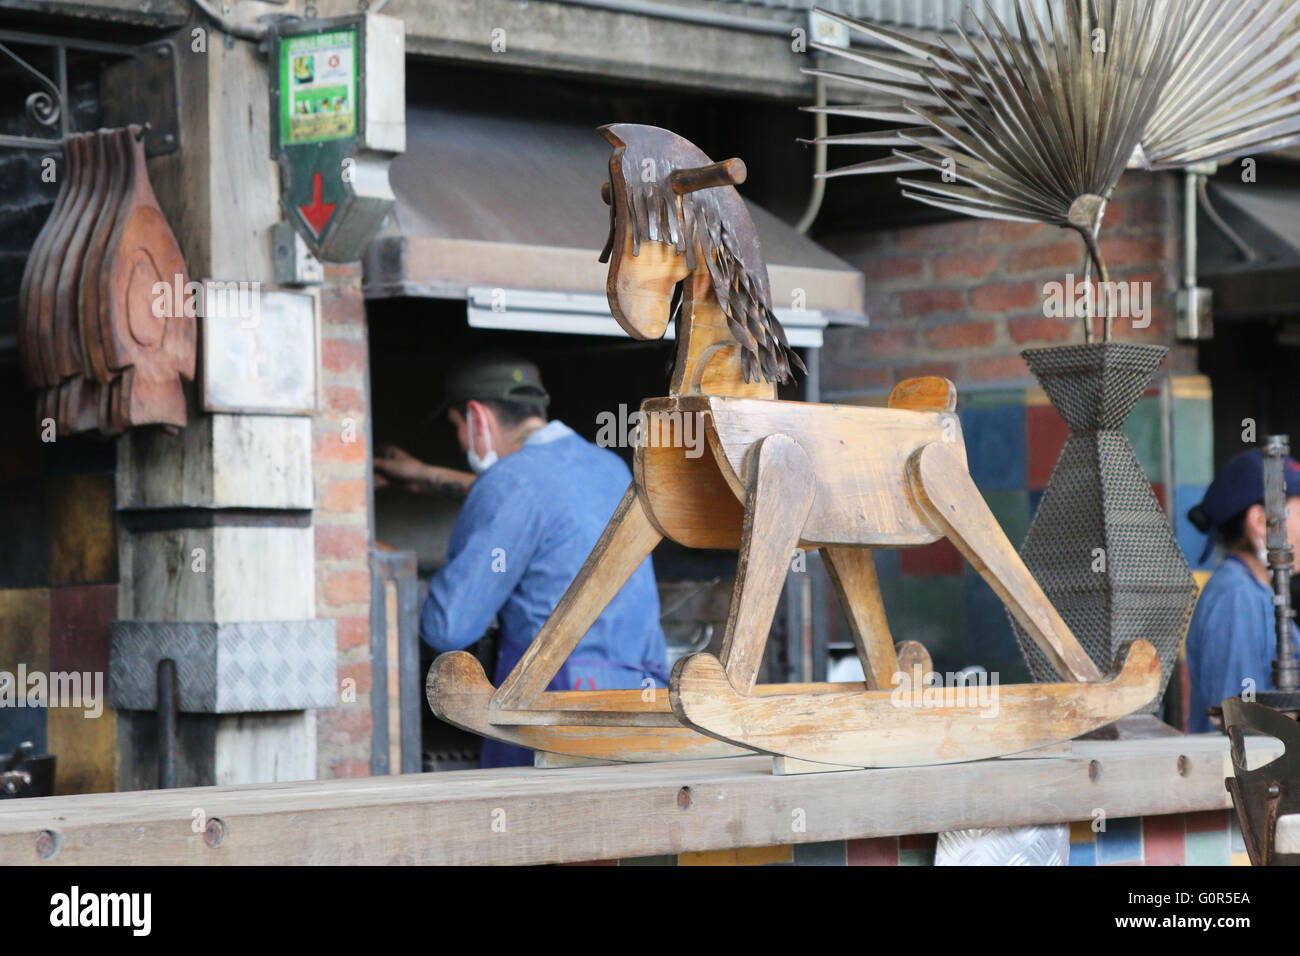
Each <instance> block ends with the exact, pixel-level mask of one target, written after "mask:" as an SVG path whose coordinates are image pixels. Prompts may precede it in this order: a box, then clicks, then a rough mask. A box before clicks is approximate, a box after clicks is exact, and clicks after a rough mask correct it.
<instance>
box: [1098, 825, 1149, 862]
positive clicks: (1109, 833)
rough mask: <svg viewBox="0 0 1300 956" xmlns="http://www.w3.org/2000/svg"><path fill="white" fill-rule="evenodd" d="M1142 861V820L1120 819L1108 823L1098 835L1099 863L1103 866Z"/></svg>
mask: <svg viewBox="0 0 1300 956" xmlns="http://www.w3.org/2000/svg"><path fill="white" fill-rule="evenodd" d="M1141 860H1142V820H1141V818H1140V817H1119V818H1111V819H1108V820H1107V821H1106V829H1104V830H1101V831H1100V832H1098V834H1097V862H1098V863H1100V864H1101V865H1102V866H1107V865H1110V864H1114V863H1124V862H1126V861H1135V862H1140V861H1141Z"/></svg>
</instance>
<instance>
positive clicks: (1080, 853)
mask: <svg viewBox="0 0 1300 956" xmlns="http://www.w3.org/2000/svg"><path fill="white" fill-rule="evenodd" d="M1096 865H1097V844H1095V843H1074V842H1071V843H1070V866H1096Z"/></svg>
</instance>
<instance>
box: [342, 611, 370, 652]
mask: <svg viewBox="0 0 1300 956" xmlns="http://www.w3.org/2000/svg"><path fill="white" fill-rule="evenodd" d="M334 636H335V638H336V639H337V642H338V647H339V653H344V652H345V651H350V650H352V649H353V648H356V647H369V646H370V618H368V617H366V616H365V615H363V614H354V615H351V616H349V617H340V618H337V619H336V620H335V624H334Z"/></svg>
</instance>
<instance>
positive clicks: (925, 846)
mask: <svg viewBox="0 0 1300 956" xmlns="http://www.w3.org/2000/svg"><path fill="white" fill-rule="evenodd" d="M938 845H939V835H938V834H937V833H905V834H903V835H902V836H900V837H899V838H898V848H899V849H900V850H929V851H930V852H932V853H933V852H934V848H935V847H936V846H938Z"/></svg>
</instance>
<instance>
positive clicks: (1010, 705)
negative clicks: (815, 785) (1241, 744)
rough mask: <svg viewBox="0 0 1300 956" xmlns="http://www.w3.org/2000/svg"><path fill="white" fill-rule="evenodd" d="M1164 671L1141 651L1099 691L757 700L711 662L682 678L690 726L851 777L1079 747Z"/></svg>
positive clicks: (680, 700)
mask: <svg viewBox="0 0 1300 956" xmlns="http://www.w3.org/2000/svg"><path fill="white" fill-rule="evenodd" d="M1159 686H1160V661H1159V660H1158V658H1157V657H1156V652H1155V649H1154V648H1153V647H1152V646H1151V644H1150V643H1148V642H1147V641H1135V642H1134V643H1133V645H1132V646H1131V647H1130V648H1129V652H1128V656H1127V658H1126V659H1125V661H1124V666H1123V668H1122V669H1121V670H1120V672H1119V674H1117V675H1115V676H1114V677H1111V678H1110V679H1107V680H1102V681H1098V682H1096V683H1068V684H1011V685H1007V686H1005V687H1001V686H995V685H992V686H986V687H985V688H982V689H978V688H975V687H949V688H933V689H930V690H928V691H923V690H922V689H919V688H911V689H909V688H904V687H900V688H899V689H896V690H892V691H890V690H861V691H847V692H837V693H828V694H815V695H810V694H785V695H770V696H768V695H764V696H754V695H747V694H741V693H739V692H737V691H736V689H735V687H734V686H733V685H732V684H731V681H730V680H729V679H728V678H727V673H726V671H725V670H724V669H723V666H722V664H721V663H720V662H719V661H718V659H717V658H716V657H714V656H713V655H712V654H693V655H691V656H690V657H687V658H684V659H682V660H680V661H678V662H677V664H676V666H675V667H674V668H673V675H672V683H671V686H670V689H669V699H670V701H671V704H672V709H673V713H674V714H676V715H677V718H678V719H679V720H680V721H682V723H683V724H685V725H687V726H689V727H693V728H694V729H695V730H698V731H699V732H700V733H702V734H708V735H709V736H711V737H716V738H717V739H718V740H725V741H728V742H730V743H733V744H738V745H740V746H743V747H748V748H749V749H751V750H756V751H759V752H760V753H767V754H773V755H775V756H785V757H793V758H796V759H799V760H809V761H814V762H817V763H829V764H838V765H841V766H846V767H907V766H914V765H919V764H943V763H960V762H963V761H967V760H983V759H986V758H989V757H1001V756H1005V755H1007V754H1013V753H1019V752H1021V751H1024V750H1031V749H1033V748H1036V747H1042V746H1046V745H1048V744H1053V743H1059V742H1061V741H1065V740H1070V739H1072V738H1074V737H1077V736H1079V735H1080V734H1084V733H1087V732H1088V731H1090V730H1095V729H1096V728H1098V727H1101V726H1103V725H1105V724H1108V723H1111V722H1112V721H1115V720H1118V719H1119V718H1120V717H1123V716H1124V715H1126V714H1130V713H1132V712H1133V711H1135V710H1137V709H1138V708H1139V707H1141V706H1143V705H1144V704H1146V703H1148V702H1149V701H1150V700H1151V699H1152V698H1153V697H1155V696H1156V692H1157V691H1158V689H1159Z"/></svg>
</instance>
